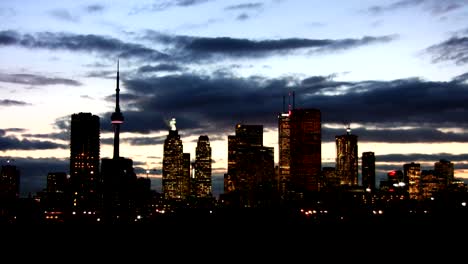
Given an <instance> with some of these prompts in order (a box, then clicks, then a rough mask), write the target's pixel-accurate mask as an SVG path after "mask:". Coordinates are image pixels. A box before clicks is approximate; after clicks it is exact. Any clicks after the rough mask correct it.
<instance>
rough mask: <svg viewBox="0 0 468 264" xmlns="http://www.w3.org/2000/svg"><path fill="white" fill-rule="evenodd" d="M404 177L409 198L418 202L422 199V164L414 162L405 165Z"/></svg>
mask: <svg viewBox="0 0 468 264" xmlns="http://www.w3.org/2000/svg"><path fill="white" fill-rule="evenodd" d="M403 175H404V179H405V181H407V185H408V193H409V198H410V199H416V200H418V199H420V198H422V196H421V195H422V193H421V164H419V163H414V162H411V163H406V164H403Z"/></svg>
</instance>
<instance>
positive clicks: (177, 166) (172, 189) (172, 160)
mask: <svg viewBox="0 0 468 264" xmlns="http://www.w3.org/2000/svg"><path fill="white" fill-rule="evenodd" d="M183 170H184V155H183V146H182V140H181V139H180V136H179V133H178V131H177V128H176V120H175V118H172V120H171V121H170V130H169V134H168V135H167V137H166V139H165V140H164V156H163V175H162V190H163V194H164V198H165V199H182V198H183V197H182V190H181V189H180V188H179V186H180V185H181V184H180V182H181V181H182V179H183Z"/></svg>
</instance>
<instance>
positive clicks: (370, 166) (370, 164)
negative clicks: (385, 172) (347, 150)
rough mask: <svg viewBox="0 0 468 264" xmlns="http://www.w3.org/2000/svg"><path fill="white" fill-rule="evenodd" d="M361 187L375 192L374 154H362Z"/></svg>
mask: <svg viewBox="0 0 468 264" xmlns="http://www.w3.org/2000/svg"><path fill="white" fill-rule="evenodd" d="M361 162H362V165H361V170H362V173H361V174H362V186H363V187H364V188H366V189H367V188H368V189H370V191H371V192H373V191H375V155H374V152H363V153H362V161H361Z"/></svg>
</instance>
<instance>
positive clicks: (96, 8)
mask: <svg viewBox="0 0 468 264" xmlns="http://www.w3.org/2000/svg"><path fill="white" fill-rule="evenodd" d="M105 9H106V7H105V6H103V5H101V4H93V5H88V6H85V7H84V10H85V11H86V12H88V13H91V14H94V13H101V12H103V11H104V10H105Z"/></svg>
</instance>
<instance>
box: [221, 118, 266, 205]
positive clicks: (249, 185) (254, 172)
mask: <svg viewBox="0 0 468 264" xmlns="http://www.w3.org/2000/svg"><path fill="white" fill-rule="evenodd" d="M274 177H275V171H274V153H273V148H271V147H264V146H263V126H262V125H244V124H237V125H236V135H235V136H233V135H230V136H228V173H227V177H225V186H226V187H227V188H228V189H225V194H227V195H225V197H229V199H230V202H231V204H235V205H236V206H241V207H262V206H266V205H267V204H270V203H271V200H272V195H273V190H274V189H275V187H274V184H275V180H274Z"/></svg>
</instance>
